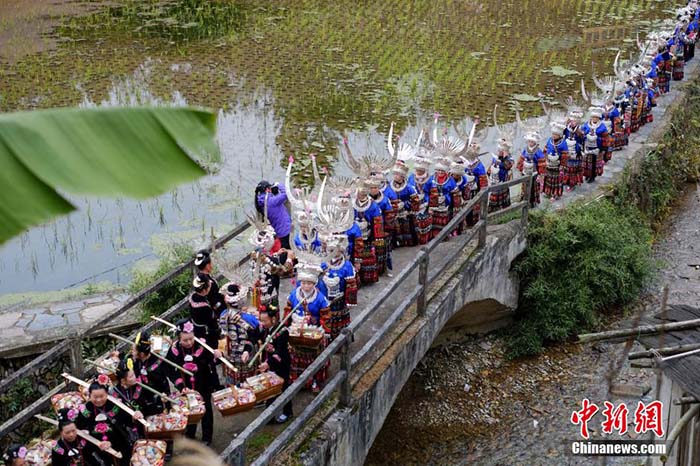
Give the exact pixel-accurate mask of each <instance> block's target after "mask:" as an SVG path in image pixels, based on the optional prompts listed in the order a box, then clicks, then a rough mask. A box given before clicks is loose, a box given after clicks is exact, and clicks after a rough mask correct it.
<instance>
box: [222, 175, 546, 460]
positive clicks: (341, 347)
mask: <svg viewBox="0 0 700 466" xmlns="http://www.w3.org/2000/svg"><path fill="white" fill-rule="evenodd" d="M533 179H534V177H523V178H518V179H515V180H512V181H508V182H506V183H501V184H498V185H496V186H492V187H489V188H488V189H485V190H482V191H481V192H480V193H479V194H478V195H477V196H476V197H475V198H474V199H471V200H470V201H469V203H467V204H466V205H465V206H464V207H463V208H462V210H461V211H460V212H459V213H458V214H457V215H456V216H455V217H454V218H453V219H452V220H451V221H450V222H449V223H448V224H447V225H446V226H445V227H444V228H443V229H442V231H441V232H440V233H439V234H438V235H437V236H436V237H435V238H434V239H433V240H432V241H430V243H428V244H427V245H425V246H423V247H422V248H421V249H420V252H419V253H418V255H417V256H416V257H415V259H413V260H412V261H411V262H410V263H409V264H408V265H407V266H406V267H405V268H403V269H402V270H401V272H400V273H399V274H397V275H396V276H394V278H393V279H392V281H391V282H390V283H389V284H388V286H387V287H385V288H384V289H383V290H382V291H381V292H379V293H378V294H377V295H375V296H374V298H373V299H372V301H371V302H370V303H369V304H368V305H367V307H366V308H365V309H363V310H362V312H361V313H360V314H359V315H358V316H357V317H354V318H353V320H352V323H351V324H350V325H349V326H348V328H346V329H344V330H343V332H342V333H341V334H340V335H339V336H338V337H337V338H336V339H335V340H333V342H331V343H330V344H329V345H328V346H327V347H326V348H325V350H324V351H323V352H322V353H321V354H320V355H319V356H318V357H317V358H316V359H315V360H314V362H313V363H312V364H311V365H310V366H309V367H308V368H307V369H306V370H305V371H304V372H303V373H302V374H301V375H300V376H299V378H298V379H297V380H296V381H295V382H294V383H293V384H292V385H290V386H289V387H288V388H287V389H286V390H285V391H284V392H283V393H282V394H281V395H280V396H279V397H278V398H277V399H276V400H275V401H274V402H273V403H272V404H271V405H270V406H268V407H267V408H266V409H265V410H264V411H263V412H262V413H260V415H259V416H258V417H256V418H255V420H253V422H251V423H250V424H248V426H247V427H246V428H245V429H244V430H243V431H242V432H241V433H240V434H238V435H237V436H236V438H235V439H234V440H233V441H232V442H231V443H230V444H229V446H228V447H227V448H226V449H225V450H224V451H223V452H222V453H221V455H220V456H221V458H222V460H223V461H224V462H226V463H227V464H230V465H232V466H243V465H245V464H246V463H247V462H248V460H250V459H247V458H246V445H247V444H248V442H250V440H251V439H252V438H253V436H254V435H255V434H256V433H257V432H258V431H259V430H260V429H262V428H263V427H264V426H266V425H267V424H268V423H269V422H270V421H271V420H272V419H273V417H274V416H275V414H276V413H277V412H278V411H279V410H281V409H282V407H283V406H284V405H285V404H287V403H288V402H290V401H291V400H292V399H293V398H294V397H295V396H296V395H297V394H298V393H299V392H300V391H301V390H302V388H303V387H304V386H305V385H306V383H307V381H308V380H310V379H311V378H312V377H313V376H314V374H316V372H318V371H319V370H320V369H321V368H322V367H324V366H325V365H326V364H327V363H329V362H330V360H331V358H332V357H333V356H334V355H336V354H339V355H340V365H339V370H338V371H337V372H336V373H335V374H334V375H333V376H332V377H331V378H330V380H328V381H327V383H326V385H325V387H324V388H323V390H321V392H320V393H319V394H318V395H316V397H315V398H314V399H313V400H312V402H311V403H310V404H309V405H307V406H306V407H305V409H304V410H303V411H302V413H301V414H300V415H299V416H297V417H295V418H294V419H293V420H292V422H291V423H290V424H289V425H288V426H287V427H286V428H285V429H284V430H283V431H282V432H281V433H280V434H279V435H278V436H277V437H276V438H275V439H274V440H273V441H272V442H271V443H270V445H269V446H268V447H267V448H266V449H265V450H264V451H263V452H262V453H261V454H260V455H259V456H258V457H257V458H255V459H254V460H252V461H250V464H252V465H253V466H263V465H267V464H269V463H270V462H271V461H272V459H273V458H274V457H275V455H277V454H278V453H279V452H280V451H281V450H282V449H283V448H284V447H285V446H286V445H287V444H289V443H290V442H291V441H292V440H293V439H294V437H295V436H296V435H297V433H298V432H299V431H300V428H301V427H302V426H303V425H304V424H305V423H306V422H307V421H308V420H309V419H311V418H312V417H313V416H314V415H316V414H317V413H318V412H319V410H320V409H321V408H322V407H323V406H324V404H325V403H326V402H327V401H329V400H330V399H331V398H332V397H333V396H334V395H335V392H336V391H338V392H339V393H338V404H339V406H340V407H341V408H346V407H349V406H350V405H351V404H352V386H351V378H354V377H355V376H357V375H358V374H357V373H356V372H357V371H358V370H359V366H360V365H361V363H362V361H363V360H364V359H365V357H366V356H367V355H368V354H370V352H372V351H373V350H376V349H378V346H379V343H380V342H381V341H382V340H383V339H384V338H385V336H386V335H387V333H388V332H389V331H390V330H391V328H392V327H393V326H394V325H395V324H396V323H397V322H398V321H399V320H400V319H401V318H402V317H404V315H405V313H406V312H407V311H408V309H409V308H411V307H412V306H413V305H415V306H416V309H417V314H418V316H423V315H425V311H426V309H427V301H428V290H429V288H430V284H431V281H432V280H431V279H430V278H429V275H430V276H431V277H438V276H440V275H441V274H442V273H443V272H444V270H445V269H446V268H447V266H448V265H449V263H450V262H449V261H447V262H444V261H443V265H441V266H439V267H438V269H435V270H431V271H430V272H431V273H430V274H429V273H428V272H429V265H430V262H429V261H430V253H431V252H432V251H433V250H434V249H435V248H437V246H438V245H439V244H440V243H441V242H442V241H443V240H445V239H446V238H447V237H448V236H449V235H450V234H452V232H453V231H455V230H456V229H457V228H458V227H459V225H460V224H461V223H462V222H463V221H464V219H465V218H466V216H467V215H469V213H471V212H472V211H473V209H474V208H475V207H476V206H480V219H479V221H478V222H477V223H476V224H475V225H474V226H473V227H472V228H471V229H469V230H468V231H466V232H465V233H463V235H462V241H464V243H465V244H468V243H469V242H470V241H472V240H473V239H474V238H476V237H477V236H478V244H477V247H478V248H481V247H483V246H484V245H485V244H486V238H487V226H488V223H489V219H493V218H495V217H501V216H503V215H506V214H508V213H511V212H517V211H521V213H522V217H521V225H522V226H523V227H526V226H527V213H528V209H529V201H527V200H528V199H530V196H529V193H530V190H531V187H532V181H533ZM516 185H522V192H523V193H526V195H524V196H523V199H526V200H525V201H521V202H516V203H515V204H513V205H511V206H510V207H508V208H506V209H503V210H500V211H497V212H494V213H492V214H489V213H488V200H489V194H490V193H491V191H493V190H495V189H503V188H508V189H510V188H511V187H513V186H516ZM459 253H460V251H456V252H455V253H454V255H455V257H456V255H457V254H459ZM416 269H418V286H417V287H416V289H415V290H414V291H412V292H411V293H409V294H408V296H406V295H403V296H395V295H396V294H397V293H396V291H397V289H398V288H399V287H400V285H401V284H402V283H404V281H405V280H407V279H409V277H410V275H411V274H412V273H413V272H414V271H415V270H416ZM392 297H393V298H395V299H396V302H398V303H399V304H398V306H397V307H396V309H395V311H394V312H393V313H392V314H391V316H390V317H389V318H388V319H386V320H385V321H384V323H383V325H382V327H381V328H380V329H379V330H378V331H376V332H374V333H373V335H372V337H371V338H370V339H369V340H368V341H367V342H366V343H365V344H364V345H363V346H362V348H360V349H359V350H358V351H357V352H356V354H355V355H354V356H352V355H351V353H350V343H351V342H352V340H353V334H355V333H357V330H358V329H359V328H360V327H361V326H362V325H363V324H364V323H365V322H366V321H367V320H368V319H369V317H370V316H371V315H372V314H374V313H375V312H376V311H377V310H378V309H379V307H380V306H382V305H383V304H385V302H389V300H390V299H391V298H392Z"/></svg>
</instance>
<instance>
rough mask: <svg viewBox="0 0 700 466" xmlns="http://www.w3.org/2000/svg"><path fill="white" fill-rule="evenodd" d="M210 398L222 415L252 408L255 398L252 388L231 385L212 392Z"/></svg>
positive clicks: (255, 401) (229, 414)
mask: <svg viewBox="0 0 700 466" xmlns="http://www.w3.org/2000/svg"><path fill="white" fill-rule="evenodd" d="M211 399H212V401H213V403H214V406H216V409H218V410H219V412H220V413H221V415H222V416H231V415H233V414H236V413H241V412H243V411H248V410H249V409H253V408H254V407H255V404H256V403H257V398H256V397H255V393H253V391H252V390H250V389H247V388H236V387H235V386H231V387H228V388H224V389H223V390H219V391H218V392H214V393H212V395H211Z"/></svg>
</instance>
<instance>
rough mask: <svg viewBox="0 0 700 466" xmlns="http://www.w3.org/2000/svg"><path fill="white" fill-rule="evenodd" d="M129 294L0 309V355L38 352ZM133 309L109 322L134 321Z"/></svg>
mask: <svg viewBox="0 0 700 466" xmlns="http://www.w3.org/2000/svg"><path fill="white" fill-rule="evenodd" d="M128 298H129V295H127V294H124V293H120V294H116V293H115V294H106V295H100V296H92V297H85V298H83V299H78V300H73V301H66V302H58V303H46V304H40V305H37V306H36V307H33V308H30V309H13V308H10V309H6V310H3V311H2V312H0V357H7V356H12V357H19V356H23V355H27V354H32V353H37V352H39V351H42V350H44V349H45V346H46V345H48V344H51V343H53V342H55V341H58V340H62V339H64V338H65V337H66V336H69V335H71V334H73V333H75V332H77V331H79V330H81V329H82V328H87V327H89V326H90V325H91V324H92V322H94V321H96V320H97V319H99V318H100V317H102V316H104V315H105V314H107V313H110V312H112V311H114V310H115V309H117V308H118V307H120V306H122V305H123V304H124V303H125V302H126V301H127V299H128ZM136 322H137V319H136V318H135V313H134V312H129V313H127V314H126V315H125V316H122V317H120V318H119V319H116V320H115V321H114V322H112V325H110V326H115V327H117V326H121V325H130V324H135V323H136Z"/></svg>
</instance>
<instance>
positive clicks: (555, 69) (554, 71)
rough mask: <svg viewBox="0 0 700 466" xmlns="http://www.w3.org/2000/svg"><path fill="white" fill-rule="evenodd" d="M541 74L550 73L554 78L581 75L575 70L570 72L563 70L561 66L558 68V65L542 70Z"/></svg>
mask: <svg viewBox="0 0 700 466" xmlns="http://www.w3.org/2000/svg"><path fill="white" fill-rule="evenodd" d="M543 72H544V73H552V74H553V75H554V76H571V75H574V74H581V73H579V72H578V71H576V70H570V69H567V68H564V67H563V66H559V65H556V66H553V67H551V68H550V69H548V70H544V71H543Z"/></svg>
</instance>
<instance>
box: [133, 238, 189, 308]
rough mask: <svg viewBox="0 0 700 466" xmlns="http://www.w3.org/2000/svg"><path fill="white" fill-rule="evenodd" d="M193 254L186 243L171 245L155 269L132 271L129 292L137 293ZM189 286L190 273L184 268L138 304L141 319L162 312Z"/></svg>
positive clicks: (184, 294)
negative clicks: (141, 313) (132, 276)
mask: <svg viewBox="0 0 700 466" xmlns="http://www.w3.org/2000/svg"><path fill="white" fill-rule="evenodd" d="M193 255H194V251H193V250H192V247H191V246H189V245H187V244H174V245H172V246H171V248H170V250H169V251H168V254H167V256H166V257H164V258H163V259H162V260H161V261H160V264H159V265H158V268H157V269H156V270H155V271H151V272H144V271H136V272H134V278H133V279H132V280H131V283H130V284H129V292H130V293H132V294H135V293H138V292H139V291H141V290H142V289H144V288H146V287H148V286H150V285H151V284H153V282H155V281H156V280H158V279H159V278H160V277H162V276H164V275H165V274H167V273H168V272H170V271H171V270H172V269H174V268H175V267H177V266H179V265H182V264H183V263H185V262H187V261H188V260H190V259H191V258H192V256H193ZM191 286H192V273H191V271H189V270H185V271H183V272H182V273H181V274H179V275H177V276H175V277H174V278H173V279H172V280H170V281H169V282H168V283H166V284H165V285H163V287H162V288H160V289H159V290H158V291H156V292H153V293H150V294H149V295H148V296H147V297H146V299H144V300H143V301H141V304H140V305H139V306H140V307H141V310H142V311H143V315H142V320H143V321H144V322H146V321H148V320H149V317H150V316H153V315H159V314H162V313H163V312H164V311H165V310H167V309H168V308H169V307H171V306H173V305H174V304H175V303H177V302H178V301H180V300H181V299H182V298H184V297H185V296H186V295H187V293H189V291H190V288H191Z"/></svg>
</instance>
